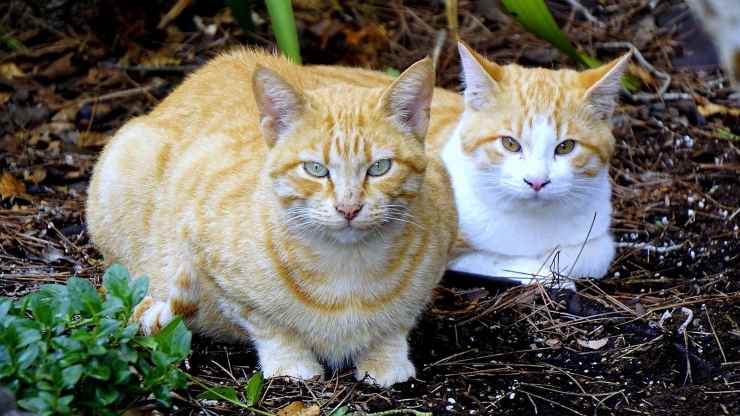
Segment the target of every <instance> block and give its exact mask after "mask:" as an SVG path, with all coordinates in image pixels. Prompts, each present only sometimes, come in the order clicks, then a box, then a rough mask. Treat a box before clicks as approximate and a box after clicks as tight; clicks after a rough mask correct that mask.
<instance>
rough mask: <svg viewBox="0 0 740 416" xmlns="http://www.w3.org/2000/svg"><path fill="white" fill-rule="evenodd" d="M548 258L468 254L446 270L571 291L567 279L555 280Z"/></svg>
mask: <svg viewBox="0 0 740 416" xmlns="http://www.w3.org/2000/svg"><path fill="white" fill-rule="evenodd" d="M552 265H553V262H552V256H541V257H526V256H506V255H503V254H495V253H489V252H485V251H471V252H469V253H465V254H463V255H461V256H459V257H458V258H456V259H454V260H453V261H451V262H450V264H449V267H448V268H449V269H450V270H454V271H458V272H467V273H475V274H481V275H485V276H489V277H490V278H491V279H492V280H497V279H502V280H513V281H516V282H519V283H521V284H523V285H527V284H531V283H534V282H535V281H541V282H543V283H544V284H548V285H553V286H555V287H559V288H565V289H575V284H574V283H573V281H572V280H570V279H567V278H557V274H556V273H553V270H552Z"/></svg>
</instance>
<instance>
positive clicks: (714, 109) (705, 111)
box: [697, 102, 740, 117]
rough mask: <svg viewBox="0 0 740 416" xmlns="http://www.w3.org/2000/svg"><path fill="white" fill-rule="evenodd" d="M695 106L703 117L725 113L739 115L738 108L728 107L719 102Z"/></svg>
mask: <svg viewBox="0 0 740 416" xmlns="http://www.w3.org/2000/svg"><path fill="white" fill-rule="evenodd" d="M697 108H698V109H699V114H701V115H703V116H704V117H709V116H713V115H715V114H727V115H730V116H733V117H740V108H730V107H727V106H724V105H721V104H715V103H710V102H707V103H706V104H702V105H700V106H699V107H697Z"/></svg>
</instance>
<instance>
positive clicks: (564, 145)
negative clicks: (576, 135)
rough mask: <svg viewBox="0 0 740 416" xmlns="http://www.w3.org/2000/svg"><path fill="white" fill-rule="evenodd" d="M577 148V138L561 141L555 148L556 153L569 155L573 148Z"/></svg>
mask: <svg viewBox="0 0 740 416" xmlns="http://www.w3.org/2000/svg"><path fill="white" fill-rule="evenodd" d="M575 148H576V141H575V140H571V139H568V140H564V141H562V142H560V144H559V145H558V147H556V148H555V154H556V155H567V154H568V153H570V152H572V151H573V149H575Z"/></svg>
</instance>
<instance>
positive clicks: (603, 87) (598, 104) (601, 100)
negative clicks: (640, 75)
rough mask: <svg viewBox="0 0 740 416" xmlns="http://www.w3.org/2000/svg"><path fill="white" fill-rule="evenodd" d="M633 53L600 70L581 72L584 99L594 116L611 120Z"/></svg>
mask: <svg viewBox="0 0 740 416" xmlns="http://www.w3.org/2000/svg"><path fill="white" fill-rule="evenodd" d="M631 56H632V51H630V52H627V53H626V54H624V55H623V56H621V57H619V58H617V59H614V60H613V61H611V62H608V63H606V64H604V65H602V66H600V67H598V68H594V69H589V70H587V71H583V72H581V74H580V75H579V80H580V83H581V85H582V86H583V87H584V88H585V89H586V93H585V94H584V98H585V99H586V100H587V103H588V105H589V107H590V108H591V110H592V111H593V112H594V114H595V115H596V116H597V117H599V118H602V119H609V118H610V117H611V115H612V113H613V112H614V109H615V107H616V105H617V98H618V96H619V91H620V89H621V88H622V84H621V80H622V75H624V73H625V72H626V70H627V66H628V65H629V61H630V57H631Z"/></svg>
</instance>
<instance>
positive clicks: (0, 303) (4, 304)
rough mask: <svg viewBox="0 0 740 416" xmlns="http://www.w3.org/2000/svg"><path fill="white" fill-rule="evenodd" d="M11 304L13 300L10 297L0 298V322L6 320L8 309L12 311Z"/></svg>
mask: <svg viewBox="0 0 740 416" xmlns="http://www.w3.org/2000/svg"><path fill="white" fill-rule="evenodd" d="M11 306H13V302H11V301H10V299H5V298H2V299H0V322H2V321H3V320H5V317H6V316H7V315H8V311H10V307H11Z"/></svg>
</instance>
